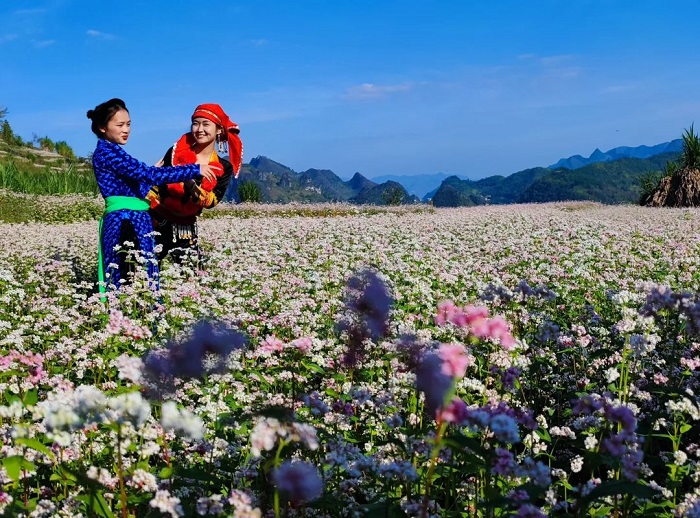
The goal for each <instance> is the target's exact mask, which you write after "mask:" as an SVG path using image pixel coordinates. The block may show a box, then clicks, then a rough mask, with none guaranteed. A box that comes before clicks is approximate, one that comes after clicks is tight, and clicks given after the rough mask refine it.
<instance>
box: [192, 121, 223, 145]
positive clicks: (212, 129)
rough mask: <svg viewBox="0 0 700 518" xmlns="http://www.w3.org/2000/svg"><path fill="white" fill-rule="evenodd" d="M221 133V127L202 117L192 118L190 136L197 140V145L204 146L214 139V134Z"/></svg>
mask: <svg viewBox="0 0 700 518" xmlns="http://www.w3.org/2000/svg"><path fill="white" fill-rule="evenodd" d="M220 134H221V128H219V127H218V126H217V125H216V124H215V123H213V122H212V121H210V120H209V119H205V118H204V117H195V118H194V119H192V136H193V137H194V140H195V141H196V142H197V146H199V147H206V146H208V145H209V144H211V143H212V142H214V141H215V140H216V136H217V135H220Z"/></svg>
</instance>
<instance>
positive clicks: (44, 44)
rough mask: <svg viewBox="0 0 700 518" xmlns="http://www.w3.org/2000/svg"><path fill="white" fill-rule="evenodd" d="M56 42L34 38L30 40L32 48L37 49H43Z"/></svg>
mask: <svg viewBox="0 0 700 518" xmlns="http://www.w3.org/2000/svg"><path fill="white" fill-rule="evenodd" d="M54 43H56V40H34V41H32V45H34V48H37V49H43V48H45V47H50V46H51V45H53V44H54Z"/></svg>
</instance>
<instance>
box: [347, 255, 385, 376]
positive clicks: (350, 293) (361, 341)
mask: <svg viewBox="0 0 700 518" xmlns="http://www.w3.org/2000/svg"><path fill="white" fill-rule="evenodd" d="M392 304H393V298H392V296H391V294H390V292H389V288H388V287H387V285H386V283H385V282H384V280H382V279H381V278H380V277H379V275H378V274H377V272H375V271H372V270H369V269H366V270H362V271H360V272H359V273H357V274H355V275H353V276H352V277H351V278H350V279H349V280H348V282H347V286H346V292H345V309H346V311H345V314H344V317H343V319H342V320H341V321H340V322H338V325H337V330H338V332H339V333H341V334H346V335H347V343H348V346H347V351H346V353H345V355H344V357H343V364H344V365H345V366H346V367H354V366H355V365H356V364H357V363H358V362H359V361H360V360H361V358H362V356H363V355H364V349H365V347H366V342H367V341H369V340H371V341H375V342H376V341H377V340H379V339H380V338H383V337H385V336H386V335H387V334H388V332H389V313H390V311H391V307H392Z"/></svg>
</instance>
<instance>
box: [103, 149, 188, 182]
mask: <svg viewBox="0 0 700 518" xmlns="http://www.w3.org/2000/svg"><path fill="white" fill-rule="evenodd" d="M110 147H111V149H110V150H109V152H106V153H100V155H99V156H98V157H97V158H98V160H99V161H100V162H101V164H99V165H101V166H102V167H105V168H107V169H111V170H112V171H114V172H115V174H117V175H121V176H127V177H129V178H133V179H135V180H139V181H147V182H150V183H151V184H153V185H157V184H161V183H171V182H181V181H184V180H190V179H194V178H199V177H200V176H201V174H200V166H199V165H198V164H190V165H183V166H177V167H156V166H149V165H147V164H145V163H143V162H141V161H139V160H136V159H135V158H134V157H132V156H131V155H129V154H128V153H127V152H126V151H124V150H123V149H122V148H121V147H120V146H116V147H113V146H110ZM106 151H107V150H106Z"/></svg>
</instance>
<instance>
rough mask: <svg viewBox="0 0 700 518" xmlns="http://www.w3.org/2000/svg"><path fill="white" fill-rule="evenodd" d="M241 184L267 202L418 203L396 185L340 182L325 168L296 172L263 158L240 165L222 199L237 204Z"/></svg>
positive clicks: (355, 178)
mask: <svg viewBox="0 0 700 518" xmlns="http://www.w3.org/2000/svg"><path fill="white" fill-rule="evenodd" d="M244 181H251V182H254V183H255V184H256V185H257V186H258V188H259V189H260V194H261V198H262V201H263V202H267V203H290V202H301V203H320V202H349V203H356V204H372V205H400V204H406V203H418V202H419V201H420V199H419V198H418V197H416V196H413V195H410V194H409V193H408V192H407V191H406V189H405V188H404V187H403V186H402V185H401V184H399V183H397V182H393V181H386V182H383V183H377V182H373V181H372V180H369V179H368V178H365V177H364V176H362V175H361V174H360V173H355V175H354V176H353V177H352V178H351V179H350V180H347V181H344V180H342V179H341V178H340V177H338V176H337V175H336V174H335V173H334V172H333V171H330V170H328V169H308V170H306V171H304V172H301V173H297V172H296V171H294V170H292V169H290V168H289V167H287V166H285V165H282V164H280V163H278V162H275V161H274V160H271V159H270V158H267V157H265V156H258V157H255V158H254V159H252V160H251V161H250V163H249V164H243V166H242V167H241V173H240V175H239V177H238V179H236V180H233V181H232V182H231V184H230V185H229V187H228V189H227V191H226V194H225V196H224V199H225V200H234V201H238V186H239V185H240V183H241V182H244Z"/></svg>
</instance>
